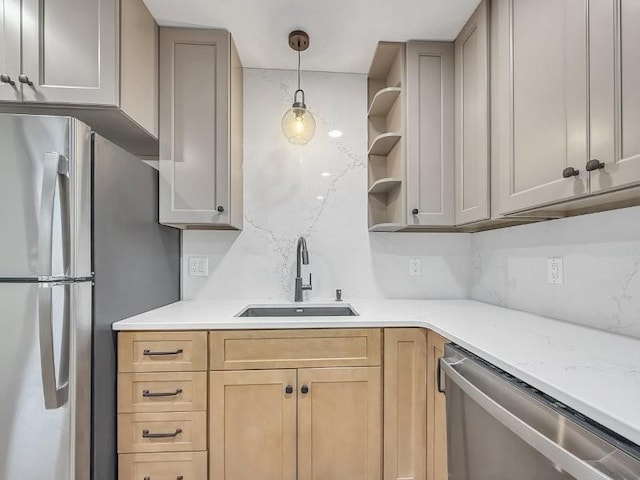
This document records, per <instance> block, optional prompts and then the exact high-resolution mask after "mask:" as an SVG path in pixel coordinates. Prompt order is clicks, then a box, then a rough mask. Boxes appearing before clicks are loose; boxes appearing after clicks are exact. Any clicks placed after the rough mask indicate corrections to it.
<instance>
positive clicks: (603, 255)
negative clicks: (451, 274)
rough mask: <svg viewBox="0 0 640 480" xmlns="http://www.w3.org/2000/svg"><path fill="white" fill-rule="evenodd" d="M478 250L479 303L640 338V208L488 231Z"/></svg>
mask: <svg viewBox="0 0 640 480" xmlns="http://www.w3.org/2000/svg"><path fill="white" fill-rule="evenodd" d="M472 249H473V261H472V287H471V297H472V298H474V299H476V300H481V301H484V302H489V303H494V304H497V305H502V306H505V307H510V308H515V309H518V310H525V311H527V312H533V313H537V314H541V315H546V316H549V317H553V318H558V319H560V320H566V321H570V322H575V323H580V324H583V325H588V326H592V327H596V328H600V329H604V330H609V331H613V332H618V333H622V334H625V335H632V336H635V337H640V207H634V208H627V209H623V210H615V211H611V212H603V213H598V214H593V215H583V216H579V217H573V218H567V219H562V220H553V221H550V222H543V223H537V224H533V225H526V226H519V227H512V228H506V229H502V230H492V231H488V232H482V233H479V234H474V235H473V236H472ZM549 257H562V258H563V266H564V283H563V284H562V285H552V284H547V283H546V275H547V259H548V258H549Z"/></svg>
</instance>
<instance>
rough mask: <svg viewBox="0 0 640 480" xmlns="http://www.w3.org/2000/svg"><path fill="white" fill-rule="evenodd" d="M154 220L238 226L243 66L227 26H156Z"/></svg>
mask: <svg viewBox="0 0 640 480" xmlns="http://www.w3.org/2000/svg"><path fill="white" fill-rule="evenodd" d="M160 222H161V223H164V224H167V225H172V226H176V227H179V228H189V227H198V228H227V229H228V228H233V229H241V228H242V65H241V64H240V59H239V57H238V54H237V52H236V49H235V46H234V44H233V41H232V39H231V35H230V34H229V32H227V31H226V30H203V29H187V28H161V29H160Z"/></svg>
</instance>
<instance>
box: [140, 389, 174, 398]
mask: <svg viewBox="0 0 640 480" xmlns="http://www.w3.org/2000/svg"><path fill="white" fill-rule="evenodd" d="M181 393H182V389H181V388H176V391H175V392H150V391H149V390H143V391H142V396H143V397H175V396H176V395H179V394H181Z"/></svg>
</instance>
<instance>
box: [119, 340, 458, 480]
mask: <svg viewBox="0 0 640 480" xmlns="http://www.w3.org/2000/svg"><path fill="white" fill-rule="evenodd" d="M443 342H444V339H442V338H441V337H438V336H433V337H432V336H431V333H430V332H427V331H426V330H425V329H422V328H388V329H384V331H383V330H381V329H304V330H241V331H240V330H238V331H212V332H121V333H120V334H119V342H118V358H119V374H118V427H119V432H118V453H119V463H120V465H119V480H138V479H141V478H146V477H149V478H153V479H155V478H165V477H166V478H171V479H173V478H182V480H204V479H206V478H208V479H210V480H243V479H247V480H249V479H255V478H260V479H267V480H343V479H345V478H349V479H350V480H382V479H383V478H384V480H400V479H402V480H409V479H410V480H431V479H440V478H443V477H442V476H441V475H442V474H443V472H444V475H445V476H446V447H445V446H444V445H437V444H436V442H439V441H443V440H444V439H445V437H443V436H442V432H436V431H434V430H433V428H441V427H442V426H443V425H444V419H436V418H430V417H433V415H443V414H444V404H443V403H442V399H438V398H435V395H436V390H435V388H434V387H435V384H433V385H431V384H430V383H429V382H432V381H434V379H435V369H434V365H435V361H436V357H437V356H438V355H439V354H440V353H441V352H442V348H443V347H442V346H443V344H444V343H443ZM436 346H438V348H435V347H436ZM206 370H209V371H208V373H207V372H206ZM383 432H384V435H383ZM438 462H440V463H442V462H445V465H444V467H443V466H442V465H440V464H438Z"/></svg>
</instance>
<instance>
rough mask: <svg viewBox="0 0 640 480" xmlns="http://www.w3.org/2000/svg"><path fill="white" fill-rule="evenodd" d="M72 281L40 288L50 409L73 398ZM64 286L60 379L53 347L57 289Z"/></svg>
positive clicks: (43, 357) (44, 382) (43, 365)
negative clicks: (70, 378)
mask: <svg viewBox="0 0 640 480" xmlns="http://www.w3.org/2000/svg"><path fill="white" fill-rule="evenodd" d="M70 286H71V284H70V283H64V284H60V283H54V284H42V285H41V287H40V289H39V291H38V323H39V338H40V365H41V368H42V388H43V391H44V405H45V408H46V409H47V410H55V409H57V408H60V407H61V406H63V405H64V404H65V403H67V400H68V398H69V337H70V335H69V334H70V308H69V307H70V304H69V302H70ZM57 287H62V288H64V306H63V317H62V318H63V321H62V340H61V347H60V350H61V351H60V367H59V369H60V371H59V373H60V381H61V382H62V383H61V384H60V383H59V380H58V377H57V375H56V362H55V352H54V346H53V343H54V341H53V289H54V288H57Z"/></svg>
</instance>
